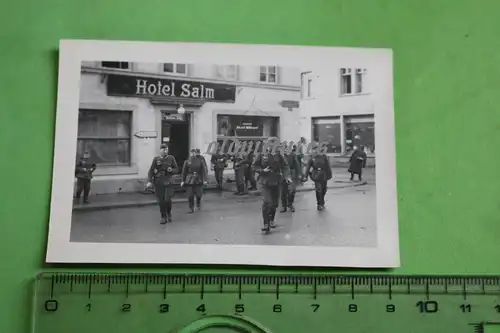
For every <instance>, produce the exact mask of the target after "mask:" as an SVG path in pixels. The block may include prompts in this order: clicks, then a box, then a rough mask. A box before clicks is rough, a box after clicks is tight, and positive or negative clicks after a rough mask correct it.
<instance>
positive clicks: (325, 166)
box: [306, 144, 333, 210]
mask: <svg viewBox="0 0 500 333" xmlns="http://www.w3.org/2000/svg"><path fill="white" fill-rule="evenodd" d="M319 149H320V147H319V145H318V144H316V145H315V146H314V148H313V151H311V154H312V155H311V156H310V158H309V163H308V165H307V168H306V175H308V176H309V178H311V180H312V181H313V182H314V189H315V192H316V205H317V209H318V210H323V209H325V195H326V192H327V190H328V187H327V183H328V181H329V180H330V179H332V176H333V175H332V168H331V166H330V162H329V161H328V156H326V154H324V153H323V152H320V151H319Z"/></svg>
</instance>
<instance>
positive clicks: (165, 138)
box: [161, 112, 190, 172]
mask: <svg viewBox="0 0 500 333" xmlns="http://www.w3.org/2000/svg"><path fill="white" fill-rule="evenodd" d="M189 125H190V117H189V114H187V113H185V114H179V113H167V112H164V113H162V123H161V141H162V143H166V144H167V145H168V150H169V154H170V155H172V156H174V157H175V159H176V161H177V164H178V165H179V172H181V170H182V165H183V164H184V161H186V160H187V159H188V158H189V136H190V126H189Z"/></svg>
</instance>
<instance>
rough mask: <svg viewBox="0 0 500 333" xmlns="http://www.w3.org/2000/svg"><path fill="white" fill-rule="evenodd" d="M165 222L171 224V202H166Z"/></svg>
mask: <svg viewBox="0 0 500 333" xmlns="http://www.w3.org/2000/svg"><path fill="white" fill-rule="evenodd" d="M166 220H167V222H172V201H169V202H167V216H166Z"/></svg>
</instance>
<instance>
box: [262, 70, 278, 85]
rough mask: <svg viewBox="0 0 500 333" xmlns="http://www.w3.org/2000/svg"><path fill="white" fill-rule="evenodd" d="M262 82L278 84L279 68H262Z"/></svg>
mask: <svg viewBox="0 0 500 333" xmlns="http://www.w3.org/2000/svg"><path fill="white" fill-rule="evenodd" d="M259 81H260V82H266V83H278V67H277V66H260V77H259Z"/></svg>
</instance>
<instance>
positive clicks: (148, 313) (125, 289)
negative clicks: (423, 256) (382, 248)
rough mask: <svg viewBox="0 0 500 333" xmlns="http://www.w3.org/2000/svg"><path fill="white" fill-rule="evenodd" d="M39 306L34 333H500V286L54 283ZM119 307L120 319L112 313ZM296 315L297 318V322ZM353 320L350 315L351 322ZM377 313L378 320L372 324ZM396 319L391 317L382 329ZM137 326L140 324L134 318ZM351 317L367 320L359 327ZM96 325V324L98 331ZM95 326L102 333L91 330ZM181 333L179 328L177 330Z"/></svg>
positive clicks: (346, 280)
mask: <svg viewBox="0 0 500 333" xmlns="http://www.w3.org/2000/svg"><path fill="white" fill-rule="evenodd" d="M155 295H157V296H155ZM193 297H195V298H193ZM36 299H37V302H38V303H36V304H35V305H36V307H35V311H34V312H33V313H34V319H35V321H34V322H35V325H34V331H33V332H34V333H49V332H51V333H58V332H61V333H62V332H63V331H67V330H68V329H69V328H68V325H70V326H71V325H74V327H72V326H71V329H69V330H72V331H74V332H80V331H79V330H83V327H85V329H86V331H85V332H88V331H94V332H96V333H97V332H106V333H114V332H118V331H113V329H114V328H109V327H115V326H120V325H121V324H123V325H127V326H124V327H122V328H121V330H120V331H119V332H121V333H128V332H132V331H133V330H132V327H133V326H134V322H129V321H128V320H131V319H126V318H125V317H119V316H120V315H119V313H130V314H133V313H141V318H148V319H147V325H160V323H164V321H163V320H160V319H159V317H155V313H157V314H158V313H160V314H171V315H172V316H174V314H176V315H177V317H178V318H181V319H179V320H182V323H185V322H189V321H193V320H198V319H199V318H209V317H210V316H213V315H215V314H216V313H226V314H227V313H228V312H229V313H233V315H236V316H242V315H245V316H247V315H248V316H250V317H252V319H254V320H256V321H262V322H265V323H266V325H268V326H269V327H271V328H274V327H275V328H274V329H273V330H272V331H270V332H272V333H280V332H282V331H283V332H285V331H287V332H288V331H290V330H294V331H297V332H301V329H300V327H301V325H308V326H307V327H308V328H310V327H311V325H312V326H314V325H315V323H316V322H317V321H318V320H319V321H321V320H322V319H318V318H321V316H325V317H324V318H323V320H324V322H325V323H327V324H325V325H334V324H333V323H335V325H334V326H332V327H326V326H325V328H324V330H321V328H320V329H318V330H317V331H318V332H330V331H331V330H334V329H337V330H339V331H345V330H347V331H352V332H357V331H356V327H359V332H364V331H366V330H367V329H368V328H372V329H374V330H375V331H378V330H377V329H380V331H381V332H385V331H391V330H396V329H397V330H403V331H405V332H409V333H410V332H420V331H418V330H417V329H416V328H419V327H421V329H422V332H426V333H432V332H434V331H433V329H436V332H438V331H439V330H437V328H435V326H436V325H437V323H439V325H438V326H441V327H444V326H443V325H445V326H448V327H450V330H449V332H461V331H463V332H472V331H471V329H472V330H473V331H474V332H477V333H489V332H490V330H489V329H487V328H489V327H493V326H495V327H500V276H397V275H394V276H391V275H366V276H364V275H362V276H357V275H324V274H323V275H321V274H318V275H290V276H286V275H205V274H193V275H189V274H184V275H179V274H177V275H168V274H105V273H87V274H84V273H83V274H77V273H71V274H67V273H45V274H42V275H40V276H39V277H38V278H37V288H36ZM196 300H198V301H196ZM238 301H240V302H239V303H238ZM116 303H117V304H118V305H119V307H118V308H119V311H118V312H113V311H112V310H111V309H112V308H113V307H114V306H117V304H116ZM78 304H80V305H78ZM113 304H115V305H113ZM79 306H81V307H82V308H79ZM83 308H84V309H85V311H84V312H82V311H83V310H82V309H83ZM155 308H156V310H154V309H155ZM291 308H293V309H295V310H294V311H295V312H294V311H292V312H289V309H291ZM147 309H149V310H147ZM190 309H191V310H190ZM217 309H219V310H217ZM266 309H268V310H266ZM62 310H64V311H62ZM98 311H101V313H104V312H105V311H108V312H109V313H108V315H107V316H104V317H102V316H101V317H89V316H97V313H100V312H98ZM102 311H104V312H102ZM141 311H142V312H141ZM266 311H270V313H271V314H280V316H281V317H279V318H281V319H279V320H278V319H274V320H271V319H270V317H269V313H268V312H266ZM297 311H299V312H297ZM300 311H302V312H300ZM303 311H305V312H303ZM344 311H345V313H348V314H351V315H347V316H344V315H342V313H343V312H344ZM373 311H375V312H376V313H378V314H376V315H374V316H373V315H368V314H369V313H370V312H373ZM59 313H60V314H61V316H58V314H59ZM84 313H87V314H84ZM106 313H107V312H106ZM293 313H296V315H294V314H293ZM460 313H461V314H462V315H463V316H462V317H460ZM63 314H64V317H63ZM299 314H300V315H299ZM390 314H392V315H390ZM387 315H389V316H391V317H387V318H386V320H379V319H380V318H382V316H387ZM130 316H132V317H133V315H129V317H127V318H132V317H130ZM200 316H201V317H200ZM314 316H315V317H314ZM332 316H333V317H332ZM350 316H358V317H356V318H358V319H357V320H354V322H353V321H352V319H349V318H351V317H350ZM457 316H458V317H457ZM63 318H66V319H63ZM85 318H86V319H85ZM89 318H94V319H93V321H89ZM169 318H170V317H169ZM197 318H198V319H197ZM210 318H211V317H210ZM352 318H354V317H352ZM370 318H372V319H370ZM374 318H375V319H377V321H373V320H374ZM405 318H406V319H405ZM408 318H410V319H408ZM432 318H439V321H436V319H432ZM460 318H461V319H460ZM56 319H57V320H56ZM331 319H335V320H334V321H332V320H331ZM79 320H85V323H87V322H88V324H85V325H87V326H85V325H84V324H81V322H80V324H78V325H77V324H76V323H78V322H79ZM224 320H226V319H224ZM270 320H271V321H270ZM370 320H372V321H370ZM412 320H413V322H411V321H412ZM67 321H70V324H68V323H67ZM115 321H116V322H115ZM269 321H270V322H269ZM91 322H92V323H95V325H97V326H95V327H89V326H88V325H91V324H90V323H91ZM111 322H113V324H111ZM122 322H123V323H122ZM170 322H171V320H170V319H169V323H170ZM344 322H345V323H344ZM63 323H64V324H63ZM342 323H344V324H342ZM348 323H350V324H348ZM58 325H59V326H58ZM172 325H174V323H173V322H172ZM179 325H181V323H176V327H177V326H179ZM286 325H289V326H288V327H287V328H286V329H285V327H286ZM342 325H344V326H342ZM348 325H351V326H348ZM363 325H365V326H363ZM367 325H368V326H367ZM370 325H371V326H370ZM384 325H385V326H384ZM388 325H390V326H388ZM404 325H409V327H405V326H404ZM426 325H428V326H426ZM431 325H434V326H431ZM459 325H460V326H459ZM49 327H52V328H51V330H49ZM57 327H60V328H61V330H60V331H58V329H57ZM63 327H64V329H63ZM104 327H108V328H107V329H105V328H104ZM158 327H160V326H158ZM304 327H305V326H304ZM307 327H306V329H304V328H303V329H302V331H305V330H307ZM314 327H315V329H316V326H314ZM349 327H351V328H353V329H349ZM464 327H466V329H465V328H464ZM139 328H140V329H144V327H139ZM424 328H425V330H424ZM136 329H138V328H136ZM412 329H414V330H412ZM372 331H373V330H372ZM499 331H500V328H499ZM82 332H84V331H82ZM175 332H184V331H175ZM189 332H191V331H189ZM193 332H194V331H193ZM242 332H246V331H244V330H243V331H242ZM248 332H254V331H248ZM255 332H260V331H258V330H257V331H255ZM262 332H264V331H262ZM266 332H267V331H266ZM439 332H447V331H446V330H444V331H439Z"/></svg>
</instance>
